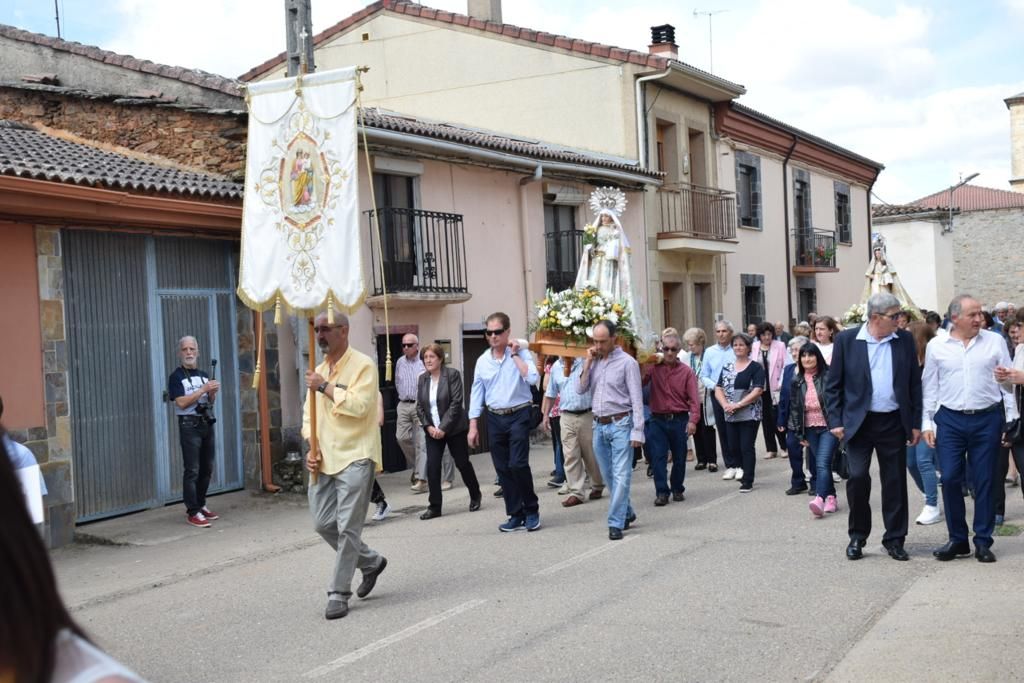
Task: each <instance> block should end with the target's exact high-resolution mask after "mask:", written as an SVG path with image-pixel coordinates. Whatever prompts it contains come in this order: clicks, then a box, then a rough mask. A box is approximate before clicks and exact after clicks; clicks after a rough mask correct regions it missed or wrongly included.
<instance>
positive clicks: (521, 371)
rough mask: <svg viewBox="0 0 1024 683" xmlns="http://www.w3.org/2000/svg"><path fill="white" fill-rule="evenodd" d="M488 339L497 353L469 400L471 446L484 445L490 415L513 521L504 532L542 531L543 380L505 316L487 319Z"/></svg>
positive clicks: (483, 367)
mask: <svg viewBox="0 0 1024 683" xmlns="http://www.w3.org/2000/svg"><path fill="white" fill-rule="evenodd" d="M485 325H486V329H485V330H484V334H485V335H486V336H487V343H488V345H489V346H490V347H491V348H490V349H488V350H487V352H486V353H484V354H483V355H482V356H480V358H478V359H477V361H476V369H475V370H474V371H473V388H472V391H471V392H470V397H469V434H468V439H469V445H470V446H474V447H475V446H477V445H479V443H480V431H479V427H478V422H479V419H480V416H481V414H484V415H486V420H487V435H488V440H489V442H490V447H491V460H492V461H493V462H494V471H495V472H496V473H497V474H498V481H499V482H500V483H501V488H502V491H503V492H504V498H505V511H506V512H507V513H508V521H507V522H505V523H504V524H502V525H500V526H499V527H498V530H499V531H523V530H526V531H536V530H537V529H540V505H539V502H538V501H537V494H536V493H534V490H533V472H532V471H531V470H530V407H531V405H532V403H533V394H532V393H531V391H530V386H531V385H536V384H537V380H538V378H539V376H540V375H539V373H538V372H537V368H536V366H535V365H534V363H533V356H532V355H530V352H529V351H528V350H526V349H525V348H522V347H521V346H520V345H519V342H518V341H517V340H515V339H510V334H509V327H510V326H511V322H510V321H509V319H508V316H507V315H505V314H504V313H492V314H491V315H490V316H488V317H487V321H486V323H485Z"/></svg>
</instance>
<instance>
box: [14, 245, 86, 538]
mask: <svg viewBox="0 0 1024 683" xmlns="http://www.w3.org/2000/svg"><path fill="white" fill-rule="evenodd" d="M36 256H37V259H38V266H37V268H38V272H39V315H40V321H41V331H42V341H43V380H44V386H45V394H44V397H45V398H44V400H45V402H46V424H45V425H44V426H41V427H39V428H33V429H29V430H23V432H24V433H22V432H15V433H13V436H14V438H16V439H18V440H19V441H22V442H24V443H25V445H26V446H28V447H29V448H30V449H31V450H32V452H33V453H34V454H35V456H36V460H38V461H39V465H40V469H41V470H42V472H43V478H44V479H45V480H46V488H47V495H46V498H45V499H44V501H45V504H46V507H47V511H46V525H45V534H46V539H47V542H48V543H49V544H50V545H51V546H54V547H57V546H61V545H64V544H66V543H70V542H71V540H72V536H73V534H74V529H75V491H74V486H73V482H72V478H71V417H70V413H69V410H68V347H67V338H66V336H65V326H64V321H65V318H64V271H63V258H62V249H61V239H60V230H58V229H56V228H52V227H44V226H39V227H37V228H36Z"/></svg>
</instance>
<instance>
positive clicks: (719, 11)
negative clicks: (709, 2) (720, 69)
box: [693, 9, 729, 73]
mask: <svg viewBox="0 0 1024 683" xmlns="http://www.w3.org/2000/svg"><path fill="white" fill-rule="evenodd" d="M728 11H729V10H727V9H716V10H709V11H701V10H696V9H695V10H693V16H695V17H699V16H701V15H706V16H707V18H708V72H709V73H714V72H715V54H714V41H713V40H712V38H713V35H712V33H713V32H712V30H711V18H712V17H714V16H715V15H716V14H723V13H724V12H728Z"/></svg>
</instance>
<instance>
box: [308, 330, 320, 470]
mask: <svg viewBox="0 0 1024 683" xmlns="http://www.w3.org/2000/svg"><path fill="white" fill-rule="evenodd" d="M313 326H314V322H313V318H310V319H309V371H310V372H314V371H316V330H315V329H314V327H313ZM316 413H317V406H316V387H310V388H309V448H310V451H311V452H312V453H313V454H314V456H315V457H316V459H317V463H318V467H319V461H320V445H319V443H317V441H318V439H317V435H316ZM318 476H319V474H318V470H313V471H312V472H310V473H309V483H310V484H312V485H315V484H316V482H317V478H318Z"/></svg>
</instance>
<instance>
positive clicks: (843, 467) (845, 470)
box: [832, 442, 850, 479]
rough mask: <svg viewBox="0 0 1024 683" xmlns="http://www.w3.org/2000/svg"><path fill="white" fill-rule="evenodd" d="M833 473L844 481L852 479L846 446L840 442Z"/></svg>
mask: <svg viewBox="0 0 1024 683" xmlns="http://www.w3.org/2000/svg"><path fill="white" fill-rule="evenodd" d="M832 471H833V472H835V473H836V474H838V475H839V476H840V477H841V478H843V479H849V478H850V461H849V460H847V458H846V444H845V443H842V442H840V443H839V447H838V448H837V449H836V454H835V457H834V458H832Z"/></svg>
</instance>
